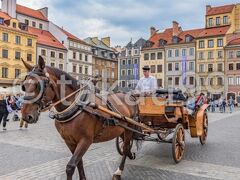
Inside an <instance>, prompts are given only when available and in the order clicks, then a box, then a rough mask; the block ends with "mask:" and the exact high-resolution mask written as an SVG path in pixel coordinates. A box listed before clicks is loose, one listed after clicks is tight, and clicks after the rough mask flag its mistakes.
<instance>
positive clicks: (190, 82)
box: [189, 76, 194, 85]
mask: <svg viewBox="0 0 240 180" xmlns="http://www.w3.org/2000/svg"><path fill="white" fill-rule="evenodd" d="M189 84H190V85H194V77H192V76H191V77H189Z"/></svg>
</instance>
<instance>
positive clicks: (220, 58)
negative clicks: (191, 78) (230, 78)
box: [196, 4, 240, 99]
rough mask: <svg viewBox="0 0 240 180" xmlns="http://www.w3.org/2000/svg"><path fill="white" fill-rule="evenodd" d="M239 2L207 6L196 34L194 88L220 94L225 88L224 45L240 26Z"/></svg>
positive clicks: (215, 96)
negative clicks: (198, 31) (195, 75)
mask: <svg viewBox="0 0 240 180" xmlns="http://www.w3.org/2000/svg"><path fill="white" fill-rule="evenodd" d="M239 15H240V5H239V4H236V5H234V4H233V5H225V6H219V7H211V6H206V16H205V29H204V30H203V31H202V32H201V33H200V34H199V36H198V37H197V43H196V50H197V53H196V54H197V58H196V59H197V63H196V66H197V67H196V70H197V77H196V78H197V83H198V84H197V90H198V92H203V93H205V94H206V95H208V97H212V98H215V99H217V98H219V97H220V96H221V95H223V94H224V92H225V90H226V89H225V83H224V82H225V79H224V76H225V72H224V69H225V67H224V64H225V61H226V58H225V53H224V47H225V46H226V44H227V43H228V42H229V40H230V39H231V36H232V33H234V32H237V31H239V30H240V21H239V17H240V16H239Z"/></svg>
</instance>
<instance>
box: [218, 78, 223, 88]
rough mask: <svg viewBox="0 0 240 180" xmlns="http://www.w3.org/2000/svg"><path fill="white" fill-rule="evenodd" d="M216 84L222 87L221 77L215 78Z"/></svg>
mask: <svg viewBox="0 0 240 180" xmlns="http://www.w3.org/2000/svg"><path fill="white" fill-rule="evenodd" d="M217 84H218V85H219V86H222V85H223V79H222V78H221V77H218V78H217Z"/></svg>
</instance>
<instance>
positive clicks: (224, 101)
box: [222, 99, 227, 113]
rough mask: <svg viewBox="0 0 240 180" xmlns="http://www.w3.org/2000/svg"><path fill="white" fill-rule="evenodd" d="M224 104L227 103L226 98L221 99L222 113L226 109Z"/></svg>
mask: <svg viewBox="0 0 240 180" xmlns="http://www.w3.org/2000/svg"><path fill="white" fill-rule="evenodd" d="M226 105H227V102H226V99H223V101H222V110H223V112H224V113H225V111H226Z"/></svg>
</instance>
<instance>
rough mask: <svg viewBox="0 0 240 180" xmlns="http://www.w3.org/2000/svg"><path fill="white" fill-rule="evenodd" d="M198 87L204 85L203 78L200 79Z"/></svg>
mask: <svg viewBox="0 0 240 180" xmlns="http://www.w3.org/2000/svg"><path fill="white" fill-rule="evenodd" d="M200 85H201V86H204V85H205V81H204V78H200Z"/></svg>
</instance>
